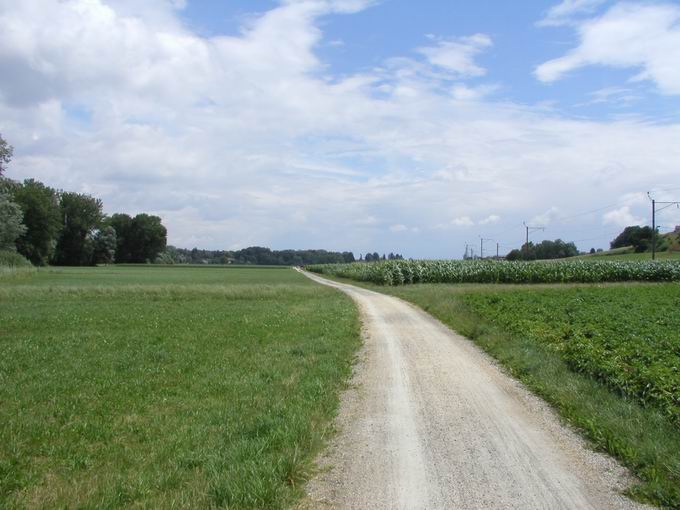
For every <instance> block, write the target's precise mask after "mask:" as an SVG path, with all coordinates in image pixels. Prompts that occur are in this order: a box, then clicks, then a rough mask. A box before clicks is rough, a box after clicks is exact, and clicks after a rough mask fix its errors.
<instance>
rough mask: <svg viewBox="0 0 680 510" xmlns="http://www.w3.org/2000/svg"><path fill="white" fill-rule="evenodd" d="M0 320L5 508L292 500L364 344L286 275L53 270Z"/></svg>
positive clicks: (346, 312) (24, 288) (323, 291)
mask: <svg viewBox="0 0 680 510" xmlns="http://www.w3.org/2000/svg"><path fill="white" fill-rule="evenodd" d="M36 317H40V320H36ZM0 323H2V328H1V330H0V381H1V384H0V402H2V405H0V423H2V427H0V508H7V509H10V508H26V507H33V508H130V507H138V508H218V507H219V508H234V509H236V508H252V509H261V508H272V509H273V508H287V507H290V506H291V505H292V504H293V503H294V501H295V499H296V498H297V497H299V496H301V494H302V490H301V486H302V483H303V482H304V480H306V479H308V478H309V476H310V474H311V472H312V461H313V458H314V456H315V455H316V453H318V451H319V450H320V449H321V447H322V446H323V444H324V441H325V438H326V437H327V436H328V434H329V431H330V427H331V420H332V417H333V416H334V414H335V411H336V407H337V403H338V393H339V391H340V389H341V388H342V387H343V384H344V381H345V380H346V379H347V377H348V376H349V374H350V371H351V363H352V359H353V355H354V352H355V351H356V349H357V348H358V346H359V344H360V337H359V323H358V319H357V316H356V311H355V309H354V306H353V305H352V303H351V301H350V300H349V299H348V298H347V297H345V296H344V295H342V294H340V293H338V292H336V291H333V290H331V289H328V288H325V287H322V286H319V285H316V284H313V283H311V282H310V281H309V280H308V279H306V278H305V277H303V276H302V275H299V274H298V273H296V272H295V271H292V270H290V269H260V268H247V269H244V268H216V267H176V266H174V267H166V266H134V267H118V266H107V267H96V268H95V267H89V268H59V269H47V270H42V271H40V272H39V273H38V274H37V275H35V276H34V277H33V278H32V279H30V280H28V281H27V282H21V283H19V284H16V285H15V284H14V283H13V282H10V284H8V285H5V284H4V282H3V285H2V286H0Z"/></svg>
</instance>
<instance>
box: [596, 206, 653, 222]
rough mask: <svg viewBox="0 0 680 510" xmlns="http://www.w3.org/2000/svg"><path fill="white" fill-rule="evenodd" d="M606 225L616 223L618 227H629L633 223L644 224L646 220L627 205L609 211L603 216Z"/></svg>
mask: <svg viewBox="0 0 680 510" xmlns="http://www.w3.org/2000/svg"><path fill="white" fill-rule="evenodd" d="M602 223H603V224H604V225H614V226H616V227H628V226H631V225H644V224H645V220H644V219H643V218H638V217H636V216H634V215H633V213H632V212H631V210H630V206H628V205H625V206H623V207H621V208H619V209H615V210H614V211H609V212H608V213H605V214H604V215H603V216H602Z"/></svg>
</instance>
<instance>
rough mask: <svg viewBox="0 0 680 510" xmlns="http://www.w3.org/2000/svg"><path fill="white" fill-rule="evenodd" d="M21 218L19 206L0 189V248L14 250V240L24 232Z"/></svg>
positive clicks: (22, 216) (15, 246) (24, 227)
mask: <svg viewBox="0 0 680 510" xmlns="http://www.w3.org/2000/svg"><path fill="white" fill-rule="evenodd" d="M23 219H24V215H23V213H22V212H21V207H19V205H18V204H17V203H16V202H14V201H13V200H12V198H11V196H10V194H9V193H5V192H3V191H2V190H0V250H11V251H14V250H16V248H17V245H16V240H17V239H18V238H19V236H21V235H22V234H24V233H25V232H26V226H25V225H24V224H23Z"/></svg>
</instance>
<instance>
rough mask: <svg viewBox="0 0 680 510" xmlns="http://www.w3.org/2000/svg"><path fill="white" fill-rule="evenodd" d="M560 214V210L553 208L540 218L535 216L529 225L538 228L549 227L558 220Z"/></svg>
mask: <svg viewBox="0 0 680 510" xmlns="http://www.w3.org/2000/svg"><path fill="white" fill-rule="evenodd" d="M559 212H560V211H559V209H558V208H557V207H554V206H553V207H551V208H550V209H548V210H547V211H545V212H544V213H541V214H539V215H538V216H534V217H533V218H531V220H530V221H529V224H530V225H531V226H536V227H540V226H545V225H549V224H550V223H552V222H553V221H555V220H556V219H557V218H558V216H559Z"/></svg>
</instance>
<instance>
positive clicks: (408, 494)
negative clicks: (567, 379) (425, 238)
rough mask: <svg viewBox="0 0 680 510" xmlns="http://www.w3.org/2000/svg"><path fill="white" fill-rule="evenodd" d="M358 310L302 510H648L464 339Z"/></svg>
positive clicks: (425, 324) (436, 327)
mask: <svg viewBox="0 0 680 510" xmlns="http://www.w3.org/2000/svg"><path fill="white" fill-rule="evenodd" d="M305 274H306V275H307V276H308V277H309V278H311V279H313V280H315V281H317V282H319V283H322V284H324V285H330V286H332V287H335V288H338V289H340V290H341V291H343V292H345V293H347V294H348V295H349V296H351V297H352V298H353V299H354V300H355V302H356V303H357V304H358V305H359V309H360V311H361V315H362V321H363V326H364V340H365V343H364V348H363V351H362V352H361V355H360V360H359V362H358V364H357V366H356V367H355V373H354V377H353V381H352V384H351V388H350V389H349V390H348V391H346V392H345V394H344V395H343V399H342V403H341V409H340V414H339V416H338V421H337V427H338V429H339V433H338V435H337V437H336V439H335V440H334V442H333V444H332V445H331V447H330V448H329V449H328V450H327V452H326V453H325V454H324V456H323V457H322V458H321V459H320V460H319V462H320V464H321V466H322V472H321V474H320V475H318V476H317V477H316V478H315V479H314V480H312V481H311V482H310V483H309V484H308V486H307V493H308V497H307V499H306V500H305V502H304V503H303V504H302V507H304V508H351V509H372V508H403V509H409V510H415V509H420V508H428V509H437V508H446V509H456V508H460V509H466V510H467V509H492V508H503V509H510V508H516V509H522V510H526V509H532V508H536V509H538V508H540V509H557V508H565V509H588V508H607V509H609V508H612V509H614V508H648V507H645V506H643V505H639V504H636V503H634V502H632V501H630V500H629V499H627V498H626V497H624V496H622V495H621V491H622V490H624V488H625V487H627V486H628V485H629V484H630V483H631V482H632V480H631V478H630V476H629V475H628V474H627V471H626V470H625V469H623V468H622V467H621V466H619V465H618V464H617V463H616V462H615V461H613V460H612V459H611V458H609V457H607V456H604V455H602V454H597V453H594V452H593V451H591V450H589V449H588V448H587V446H586V445H585V444H584V442H583V441H582V440H581V439H580V438H579V437H578V436H577V435H576V434H575V433H573V432H572V431H571V430H569V429H568V428H566V427H565V426H563V425H561V424H560V422H559V420H558V418H557V417H556V416H555V414H554V412H553V411H552V410H551V409H550V408H549V407H548V406H547V405H546V404H545V403H544V402H543V401H541V400H540V399H538V398H536V397H534V396H532V395H531V394H530V393H529V392H528V391H526V390H525V389H524V388H523V387H522V386H521V385H520V384H519V383H518V382H517V381H515V380H514V379H512V378H510V377H508V376H507V375H505V374H504V373H503V371H502V370H500V369H499V368H498V366H497V365H496V364H495V363H494V362H493V360H492V359H491V358H489V357H488V356H487V355H486V354H484V353H483V352H482V351H480V350H479V349H478V348H477V347H476V346H474V345H473V344H472V343H471V342H470V341H469V340H467V339H465V338H463V337H461V336H459V335H457V334H455V333H454V332H452V331H451V330H450V329H448V328H446V327H445V326H444V325H442V324H441V323H440V322H438V321H437V320H435V319H434V318H432V317H431V316H429V315H428V314H426V313H425V312H423V311H421V310H420V309H418V308H416V307H414V306H412V305H410V304H408V303H406V302H404V301H402V300H399V299H397V298H394V297H391V296H386V295H383V294H380V293H376V292H372V291H369V290H366V289H362V288H358V287H354V286H352V285H345V284H340V283H336V282H331V281H329V280H326V279H323V278H321V277H319V276H317V275H314V274H310V273H305Z"/></svg>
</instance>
